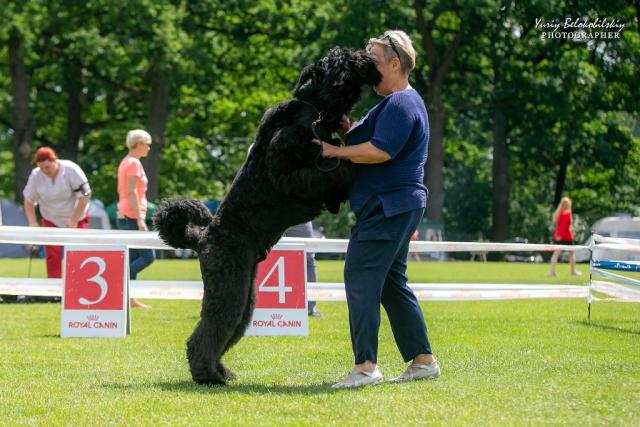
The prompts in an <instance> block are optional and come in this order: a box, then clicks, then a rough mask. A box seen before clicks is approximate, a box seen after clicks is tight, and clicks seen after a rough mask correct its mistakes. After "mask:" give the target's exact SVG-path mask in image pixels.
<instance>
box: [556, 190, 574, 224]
mask: <svg viewBox="0 0 640 427" xmlns="http://www.w3.org/2000/svg"><path fill="white" fill-rule="evenodd" d="M562 211H571V199H570V198H568V197H567V196H564V197H563V198H562V199H560V203H558V207H557V208H556V211H555V212H554V213H553V222H558V217H559V216H560V213H561V212H562Z"/></svg>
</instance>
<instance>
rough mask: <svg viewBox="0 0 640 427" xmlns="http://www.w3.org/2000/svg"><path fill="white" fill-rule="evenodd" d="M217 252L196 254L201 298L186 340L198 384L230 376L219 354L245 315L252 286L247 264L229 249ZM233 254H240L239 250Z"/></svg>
mask: <svg viewBox="0 0 640 427" xmlns="http://www.w3.org/2000/svg"><path fill="white" fill-rule="evenodd" d="M217 249H218V250H220V247H218V248H217ZM219 253H220V254H226V255H227V256H217V257H215V258H214V259H213V260H212V259H211V257H206V256H205V258H203V255H206V254H201V258H200V260H201V266H202V273H203V281H204V284H205V291H204V298H203V301H202V310H201V313H200V322H199V323H198V325H197V326H196V329H195V330H194V332H193V334H192V335H191V337H190V338H189V341H188V343H187V357H188V359H189V366H190V369H191V376H192V377H193V380H194V381H195V382H197V383H198V384H207V385H224V384H226V378H225V377H230V376H232V375H231V374H232V373H230V371H228V369H225V367H224V366H223V365H222V364H221V362H220V358H221V357H222V354H223V353H224V352H225V351H226V350H227V349H228V348H229V345H228V344H229V342H230V341H231V339H232V338H233V337H234V336H235V334H236V330H237V329H238V325H239V324H240V323H241V321H242V319H243V317H244V316H245V315H246V313H245V312H246V306H247V300H248V293H249V288H250V287H251V286H252V282H251V281H250V280H249V277H248V276H249V273H250V272H251V267H248V266H247V263H246V262H245V263H243V262H242V260H239V259H237V258H233V256H232V253H233V251H229V252H228V253H225V252H224V251H220V252H219ZM234 255H236V256H237V257H239V258H240V257H242V254H238V253H235V254H234ZM206 261H212V262H210V263H206ZM243 264H244V265H243ZM249 265H251V264H249ZM248 283H249V284H248ZM225 372H226V373H225Z"/></svg>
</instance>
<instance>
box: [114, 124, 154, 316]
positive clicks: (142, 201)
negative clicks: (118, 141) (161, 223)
mask: <svg viewBox="0 0 640 427" xmlns="http://www.w3.org/2000/svg"><path fill="white" fill-rule="evenodd" d="M126 144H127V148H128V149H129V153H128V154H127V155H126V156H125V158H124V159H122V161H121V162H120V166H118V214H117V216H118V218H117V223H118V228H119V229H121V230H140V231H148V229H147V223H146V221H145V220H146V217H147V184H148V182H149V181H148V180H147V175H146V174H145V172H144V167H142V162H140V159H141V158H142V157H146V156H147V155H148V154H149V150H150V149H151V135H149V133H148V132H146V131H144V130H141V129H134V130H131V131H129V132H128V133H127V139H126ZM154 260H155V252H154V251H153V249H129V272H130V278H131V280H136V279H137V278H138V273H139V272H140V271H142V270H144V269H145V268H147V267H148V266H149V265H151V263H152V262H153V261H154ZM131 306H132V307H134V308H138V307H139V308H151V306H150V305H147V304H143V303H141V302H140V301H138V300H137V299H135V298H131Z"/></svg>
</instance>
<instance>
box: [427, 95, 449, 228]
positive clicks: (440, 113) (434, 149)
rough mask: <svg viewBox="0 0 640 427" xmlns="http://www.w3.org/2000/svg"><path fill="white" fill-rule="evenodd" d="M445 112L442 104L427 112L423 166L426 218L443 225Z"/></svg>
mask: <svg viewBox="0 0 640 427" xmlns="http://www.w3.org/2000/svg"><path fill="white" fill-rule="evenodd" d="M446 117H447V115H446V112H445V111H444V107H443V106H442V104H440V105H438V106H435V107H432V108H431V109H430V110H429V134H430V135H429V157H428V158H427V164H426V166H425V174H424V179H425V185H426V187H427V189H428V190H429V198H428V200H427V217H428V218H429V219H430V220H432V221H435V222H437V223H438V224H444V217H443V207H444V172H443V171H444V143H443V136H444V124H445V120H446Z"/></svg>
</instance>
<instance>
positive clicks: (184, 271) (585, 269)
mask: <svg viewBox="0 0 640 427" xmlns="http://www.w3.org/2000/svg"><path fill="white" fill-rule="evenodd" d="M343 265H344V261H319V262H318V280H319V281H321V282H342V281H343V276H342V269H343ZM578 270H580V271H582V273H583V274H582V276H579V277H574V276H571V275H570V274H569V266H568V265H566V264H560V265H559V266H558V268H557V272H558V276H557V277H548V276H547V273H548V272H549V265H548V264H527V263H514V262H486V263H482V262H409V269H408V274H409V280H410V281H411V282H414V283H479V282H482V283H553V284H574V285H577V284H584V283H586V281H588V277H589V265H588V264H578ZM28 271H29V261H28V260H27V259H4V260H0V277H27V274H28ZM31 277H46V272H45V265H44V260H40V259H35V260H33V263H32V265H31ZM138 278H139V279H141V280H152V279H162V280H200V279H201V276H200V268H199V265H198V261H197V260H195V259H190V260H175V259H163V260H157V261H156V262H154V263H153V264H151V266H150V267H149V268H147V269H146V270H144V271H142V272H141V273H140V274H139V275H138Z"/></svg>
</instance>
